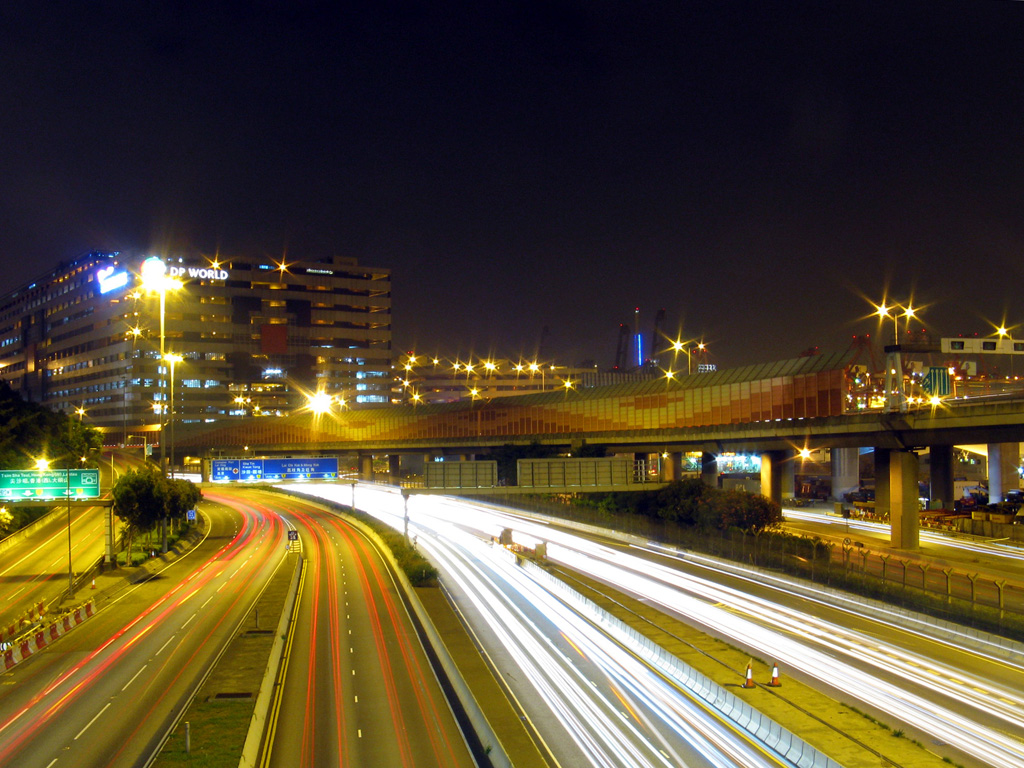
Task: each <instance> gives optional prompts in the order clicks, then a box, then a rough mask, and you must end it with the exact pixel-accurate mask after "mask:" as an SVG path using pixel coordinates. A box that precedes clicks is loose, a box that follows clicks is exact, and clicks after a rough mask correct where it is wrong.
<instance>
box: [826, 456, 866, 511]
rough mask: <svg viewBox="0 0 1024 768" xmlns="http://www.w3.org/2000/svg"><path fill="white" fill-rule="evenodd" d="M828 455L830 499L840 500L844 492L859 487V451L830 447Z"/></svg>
mask: <svg viewBox="0 0 1024 768" xmlns="http://www.w3.org/2000/svg"><path fill="white" fill-rule="evenodd" d="M829 456H830V457H831V458H830V461H831V464H832V500H833V501H842V500H843V496H844V495H845V494H847V493H851V492H853V491H856V490H857V489H858V488H860V452H859V451H858V450H857V449H856V448H832V449H830V450H829Z"/></svg>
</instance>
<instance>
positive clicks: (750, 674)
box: [743, 662, 756, 688]
mask: <svg viewBox="0 0 1024 768" xmlns="http://www.w3.org/2000/svg"><path fill="white" fill-rule="evenodd" d="M743 687H744V688H755V687H756V686H755V685H754V670H753V669H751V668H750V662H747V677H746V679H745V680H744V681H743Z"/></svg>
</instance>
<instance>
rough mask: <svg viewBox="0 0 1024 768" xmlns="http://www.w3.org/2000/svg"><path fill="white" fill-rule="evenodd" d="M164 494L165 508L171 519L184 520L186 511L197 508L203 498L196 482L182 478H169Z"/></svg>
mask: <svg viewBox="0 0 1024 768" xmlns="http://www.w3.org/2000/svg"><path fill="white" fill-rule="evenodd" d="M164 494H165V496H164V509H165V511H166V513H167V517H169V518H170V519H171V520H184V519H185V513H186V512H188V511H189V510H190V509H195V507H196V504H198V503H199V502H200V501H201V500H202V498H203V492H202V491H200V490H199V488H197V487H196V484H195V483H193V482H192V481H191V480H182V479H180V478H176V479H174V480H167V481H166V490H165V492H164Z"/></svg>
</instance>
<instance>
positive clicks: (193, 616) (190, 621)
mask: <svg viewBox="0 0 1024 768" xmlns="http://www.w3.org/2000/svg"><path fill="white" fill-rule="evenodd" d="M195 617H196V614H195V613H193V614H192V615H191V616H189V617H188V621H186V622H185V623H184V624H182V625H181V628H182V629H184V628H185V627H187V626H188V625H189V624H191V623H192V619H194V618H195Z"/></svg>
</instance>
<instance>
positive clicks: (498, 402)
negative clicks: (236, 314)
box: [175, 354, 1024, 548]
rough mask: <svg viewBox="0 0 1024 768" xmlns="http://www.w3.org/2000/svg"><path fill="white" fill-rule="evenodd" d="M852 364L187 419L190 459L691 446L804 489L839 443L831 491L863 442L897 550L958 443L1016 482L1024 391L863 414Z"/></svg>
mask: <svg viewBox="0 0 1024 768" xmlns="http://www.w3.org/2000/svg"><path fill="white" fill-rule="evenodd" d="M850 364H851V357H850V355H848V354H835V355H820V356H817V357H810V358H798V359H795V360H787V361H781V362H776V363H767V364H762V365H754V366H747V367H744V368H737V369H732V370H726V371H718V372H714V373H702V374H697V375H693V376H685V377H678V378H662V379H656V380H655V379H652V380H648V381H642V382H630V383H627V384H620V385H613V386H608V387H594V388H590V389H585V390H580V391H574V390H566V391H564V392H546V393H543V394H533V395H523V396H518V397H508V398H495V399H492V400H488V401H474V402H460V403H451V404H445V405H420V406H415V405H404V406H387V407H382V408H372V409H361V410H348V411H341V412H331V413H327V414H323V415H316V414H313V413H298V414H294V415H292V416H288V417H283V418H271V417H264V418H255V419H254V418H250V419H244V420H239V421H237V422H230V423H223V422H222V423H217V424H211V425H181V426H180V427H179V429H178V439H177V445H176V446H175V449H176V451H177V452H178V454H179V455H181V454H183V453H191V454H192V455H197V456H211V455H225V454H228V455H241V454H242V453H243V451H246V450H247V451H249V452H253V453H258V454H261V455H274V454H302V455H309V454H310V453H311V452H314V453H319V454H327V455H330V454H337V453H356V454H358V456H359V461H360V470H361V472H362V474H364V475H366V474H368V473H370V472H372V457H373V456H374V455H378V456H379V455H384V454H386V455H387V456H388V457H389V461H390V462H391V471H392V474H397V473H398V463H399V461H400V456H401V455H403V454H406V455H408V454H420V455H423V456H425V457H428V458H436V457H438V456H441V455H449V456H460V457H463V458H467V457H472V456H473V455H474V454H477V453H484V452H487V451H488V450H489V449H492V448H494V447H497V446H502V445H508V444H512V445H515V444H520V445H525V444H530V443H535V442H536V443H540V444H544V445H550V446H556V447H559V448H563V449H567V450H571V451H575V450H578V449H579V448H580V447H581V446H583V445H590V446H600V447H603V448H605V449H606V450H607V451H608V452H615V453H623V452H634V453H638V454H647V453H659V454H661V455H664V456H666V457H667V461H666V462H665V472H664V475H665V478H666V479H674V478H675V477H678V476H679V472H680V471H681V456H682V453H683V452H687V451H700V452H702V453H703V454H704V463H703V465H702V466H703V468H702V474H703V475H705V477H706V478H707V479H709V480H710V479H711V477H712V476H713V475H714V474H715V467H714V463H713V462H714V455H715V454H717V453H722V452H725V451H735V452H754V453H759V454H761V457H762V487H763V489H764V492H765V493H766V495H768V496H771V497H773V498H776V499H780V498H781V497H782V496H784V495H787V491H788V495H792V483H793V473H794V467H795V462H794V461H793V458H794V457H795V456H796V455H797V454H798V452H799V451H801V450H804V449H815V448H828V449H830V452H831V456H832V474H833V488H834V489H836V488H844V487H850V486H851V485H852V486H856V483H857V477H856V472H857V459H856V451H857V449H859V448H872V449H874V450H875V458H876V461H875V466H876V499H877V503H878V506H879V507H880V508H881V509H883V510H885V509H887V510H889V513H890V520H891V521H892V526H893V543H894V545H895V546H900V547H908V548H914V547H916V546H917V504H918V501H917V499H918V484H917V480H918V478H917V475H918V463H917V455H916V453H915V451H918V450H921V449H925V448H927V449H929V452H930V454H931V467H932V470H931V475H932V477H931V481H932V498H937V499H945V500H949V499H952V498H953V477H952V455H953V453H952V448H953V446H954V445H962V444H977V443H983V444H988V445H989V446H990V449H989V456H990V477H989V483H990V490H991V491H992V492H993V495H995V494H999V495H1001V493H1002V491H1003V490H1004V489H1008V488H1011V487H1016V485H1017V482H1016V477H1015V476H1011V473H1012V472H1014V469H1013V468H1014V467H1015V466H1016V464H1017V456H1018V450H1019V448H1018V446H1019V443H1020V441H1021V440H1022V439H1024V397H1012V396H1010V397H994V398H990V399H983V398H977V399H976V398H972V399H963V400H956V399H951V400H946V401H944V402H943V403H942V404H941V405H938V406H924V407H920V408H918V409H916V410H909V411H907V412H902V413H901V412H875V411H871V412H868V411H857V410H854V405H853V397H852V392H851V372H850Z"/></svg>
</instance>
